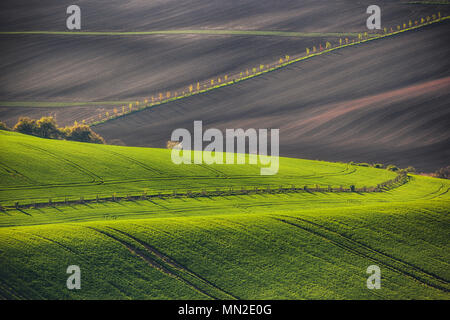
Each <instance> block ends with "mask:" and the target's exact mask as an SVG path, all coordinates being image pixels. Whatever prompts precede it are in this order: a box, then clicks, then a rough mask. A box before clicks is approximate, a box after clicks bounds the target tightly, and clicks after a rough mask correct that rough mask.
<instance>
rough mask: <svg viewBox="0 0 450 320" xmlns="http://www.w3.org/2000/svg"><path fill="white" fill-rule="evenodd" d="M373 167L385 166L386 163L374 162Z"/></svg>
mask: <svg viewBox="0 0 450 320" xmlns="http://www.w3.org/2000/svg"><path fill="white" fill-rule="evenodd" d="M373 167H374V168H377V169H381V168H383V167H384V165H383V164H382V163H374V164H373Z"/></svg>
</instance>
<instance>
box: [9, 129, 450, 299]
mask: <svg viewBox="0 0 450 320" xmlns="http://www.w3.org/2000/svg"><path fill="white" fill-rule="evenodd" d="M0 144H1V146H2V151H3V152H2V155H1V161H0V162H1V164H2V168H3V169H2V170H3V171H2V175H1V186H2V190H1V191H0V198H1V201H2V202H1V203H2V205H3V206H7V207H6V209H5V210H4V211H1V212H0V265H1V266H2V267H1V268H0V297H3V298H6V299H42V298H43V299H71V298H73V299H97V298H101V299H105V298H112V299H449V298H450V295H449V289H450V284H449V281H450V272H449V268H448V265H449V263H450V253H449V252H450V251H449V249H450V248H449V245H448V243H449V241H448V240H449V236H450V234H449V231H450V228H449V227H450V219H449V211H450V210H449V209H450V195H449V192H448V190H449V188H450V183H449V182H448V181H446V180H441V179H434V178H428V177H421V176H416V175H412V176H410V178H409V180H408V182H407V183H405V184H403V185H399V186H395V187H394V188H392V189H390V190H388V191H383V192H376V193H368V192H367V193H365V192H361V193H356V192H353V193H339V192H333V193H330V192H298V193H272V194H266V193H262V194H249V195H237V196H229V195H225V196H211V197H195V198H188V197H180V198H161V199H159V198H151V199H147V200H142V201H118V202H111V201H100V202H99V203H85V204H76V205H75V204H71V205H66V206H64V205H59V206H54V207H41V208H39V207H38V208H19V209H15V208H13V207H9V206H8V205H9V204H11V203H14V202H16V201H20V202H22V203H25V202H26V201H36V200H39V199H44V200H45V199H48V198H49V197H52V198H57V197H58V196H64V195H66V194H67V195H73V196H74V197H77V196H79V195H80V194H82V195H85V196H86V197H88V196H91V195H92V196H95V195H96V194H97V193H99V194H102V193H105V194H107V193H111V192H123V193H126V192H133V191H135V192H142V190H143V189H144V188H147V189H148V190H149V193H150V191H151V190H153V192H159V191H164V190H173V188H176V189H178V190H186V189H191V190H194V189H196V188H198V189H202V188H206V189H208V188H215V187H217V186H222V185H225V186H230V185H234V186H238V187H240V186H256V185H258V186H259V185H289V184H298V185H303V184H308V185H314V184H322V185H334V186H339V185H345V186H348V185H349V184H355V185H360V186H364V185H367V186H371V185H376V184H378V183H380V182H383V181H386V180H388V179H391V178H392V177H394V176H395V175H394V174H393V173H391V172H388V171H386V170H381V169H374V168H366V167H359V166H350V165H347V164H339V163H327V162H322V161H310V160H298V159H286V158H282V159H281V160H280V172H279V174H278V175H276V176H266V177H261V176H259V168H258V167H257V166H250V165H235V166H230V165H223V166H212V168H210V167H208V166H196V165H184V166H176V165H173V164H172V163H171V161H170V152H169V151H168V150H158V149H144V148H125V147H115V146H104V145H91V144H82V143H73V142H66V141H55V140H44V139H38V138H34V137H29V136H24V135H19V134H15V133H8V132H3V131H0ZM69 265H78V266H80V268H81V274H82V276H81V277H82V280H81V281H82V282H81V283H82V285H81V289H80V290H68V289H67V288H66V280H67V277H68V275H67V274H66V269H67V267H68V266H69ZM370 265H378V266H379V267H380V269H381V273H382V282H381V289H379V290H369V289H367V287H366V279H367V277H368V275H367V274H366V269H367V267H368V266H370Z"/></svg>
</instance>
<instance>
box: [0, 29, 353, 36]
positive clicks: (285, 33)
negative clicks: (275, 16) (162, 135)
mask: <svg viewBox="0 0 450 320" xmlns="http://www.w3.org/2000/svg"><path fill="white" fill-rule="evenodd" d="M192 34H195V35H226V36H272V37H273V36H275V37H296V38H317V37H328V38H331V37H356V36H358V33H357V32H295V31H271V30H216V29H209V30H208V29H197V30H155V31H39V30H36V31H2V32H0V35H64V36H67V35H68V36H148V35H192Z"/></svg>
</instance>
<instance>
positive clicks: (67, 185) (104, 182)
mask: <svg viewBox="0 0 450 320" xmlns="http://www.w3.org/2000/svg"><path fill="white" fill-rule="evenodd" d="M213 172H215V171H213ZM217 172H220V171H218V170H217ZM344 172H345V170H344V171H342V172H341V171H339V172H334V173H329V174H327V173H325V174H321V175H316V174H312V175H298V176H297V175H287V176H282V178H283V179H314V178H323V177H334V176H341V175H349V174H352V173H355V172H356V169H353V170H352V171H350V172H347V173H344ZM221 174H222V176H166V177H164V176H163V177H161V176H159V177H154V176H150V177H148V178H140V179H125V180H104V179H103V178H100V179H102V180H100V181H93V182H74V183H49V184H39V185H15V186H11V187H5V186H4V187H1V188H0V191H8V190H9V191H12V190H24V189H25V190H33V189H45V188H49V189H51V188H70V187H87V186H95V185H113V184H124V183H134V182H145V181H149V180H151V181H155V180H158V181H171V180H179V179H186V180H219V179H220V180H225V181H226V180H240V179H250V178H251V179H267V178H265V177H264V176H261V175H232V176H227V175H225V174H224V173H221ZM265 185H267V183H266V184H265ZM179 189H186V188H179ZM19 200H23V199H19Z"/></svg>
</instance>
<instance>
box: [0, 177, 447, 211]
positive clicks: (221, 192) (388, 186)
mask: <svg viewBox="0 0 450 320" xmlns="http://www.w3.org/2000/svg"><path fill="white" fill-rule="evenodd" d="M409 179H410V177H409V176H408V175H404V174H399V175H398V176H397V177H396V178H395V179H392V180H389V181H386V182H383V183H381V184H379V185H377V186H376V187H363V188H353V189H352V188H342V187H340V188H333V187H331V186H328V187H326V188H321V187H320V186H318V185H316V187H312V188H308V187H307V186H303V187H296V186H294V185H292V186H290V187H283V186H279V187H278V188H272V187H271V186H270V185H269V186H265V187H253V188H248V189H247V188H245V187H241V188H240V189H239V188H237V189H234V188H233V187H224V188H222V189H219V188H216V190H213V191H206V189H203V190H200V191H196V192H195V191H187V192H185V193H182V192H180V193H178V192H176V191H173V192H172V193H164V192H158V193H156V194H149V195H148V194H147V193H146V192H143V193H141V194H139V195H131V193H130V194H128V195H127V196H122V197H121V196H118V195H117V194H116V193H114V194H113V195H112V196H107V197H99V195H98V194H97V195H96V196H95V197H94V198H91V199H89V198H86V199H85V197H84V196H82V197H80V199H77V200H68V199H67V198H65V199H64V200H63V201H53V200H51V199H50V200H49V201H48V202H40V203H38V202H33V201H30V200H28V201H26V203H25V204H24V203H22V204H20V203H19V202H18V201H17V202H15V204H14V205H9V206H8V205H5V206H0V210H2V211H3V210H5V209H13V208H15V209H29V208H45V207H54V206H56V205H59V206H60V205H72V204H80V203H82V204H83V203H94V202H105V201H114V202H116V201H121V200H126V201H136V200H147V199H152V198H197V197H208V198H211V197H223V196H237V195H249V194H265V193H270V194H273V193H297V192H309V193H312V192H322V193H324V192H330V193H350V192H357V193H373V192H383V191H387V190H392V189H395V188H397V187H399V186H402V185H404V184H405V183H407V182H408V181H409ZM444 193H445V192H444ZM91 197H92V196H91Z"/></svg>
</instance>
